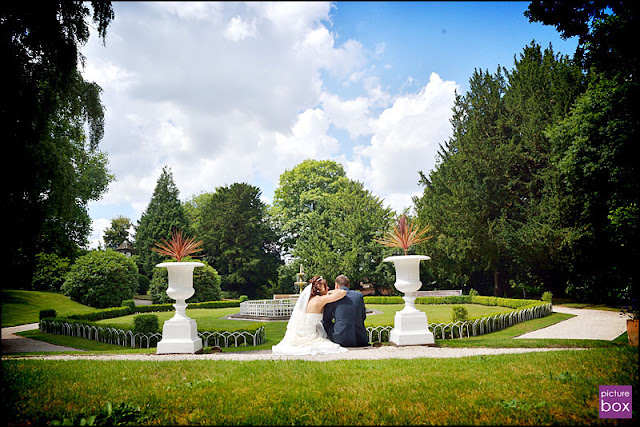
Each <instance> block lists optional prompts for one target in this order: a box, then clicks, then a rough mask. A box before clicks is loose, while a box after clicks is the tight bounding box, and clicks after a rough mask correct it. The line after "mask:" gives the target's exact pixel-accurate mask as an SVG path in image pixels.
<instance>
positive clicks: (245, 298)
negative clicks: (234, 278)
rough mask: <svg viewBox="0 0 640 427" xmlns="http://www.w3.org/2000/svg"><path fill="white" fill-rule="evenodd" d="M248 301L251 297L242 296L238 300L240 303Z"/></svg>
mask: <svg viewBox="0 0 640 427" xmlns="http://www.w3.org/2000/svg"><path fill="white" fill-rule="evenodd" d="M248 299H249V297H248V296H246V295H240V298H238V300H239V301H240V302H245V301H247V300H248Z"/></svg>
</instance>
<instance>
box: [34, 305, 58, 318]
mask: <svg viewBox="0 0 640 427" xmlns="http://www.w3.org/2000/svg"><path fill="white" fill-rule="evenodd" d="M56 315H57V313H56V311H55V310H54V309H52V308H49V309H45V310H40V315H39V317H38V319H39V320H42V319H44V318H47V317H56Z"/></svg>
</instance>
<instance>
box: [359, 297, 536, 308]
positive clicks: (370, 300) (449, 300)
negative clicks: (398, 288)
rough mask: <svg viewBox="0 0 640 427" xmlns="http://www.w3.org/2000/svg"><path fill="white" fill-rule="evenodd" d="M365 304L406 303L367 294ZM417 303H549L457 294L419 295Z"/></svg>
mask: <svg viewBox="0 0 640 427" xmlns="http://www.w3.org/2000/svg"><path fill="white" fill-rule="evenodd" d="M364 303H365V304H404V300H403V299H402V297H398V296H394V297H385V296H375V297H371V296H367V297H364ZM416 304H428V305H435V304H480V305H488V306H499V307H507V308H513V309H518V308H526V307H534V306H536V305H542V304H547V302H545V301H540V300H532V299H513V298H500V297H483V296H479V295H474V296H470V295H456V296H447V297H418V298H416Z"/></svg>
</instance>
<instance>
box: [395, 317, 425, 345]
mask: <svg viewBox="0 0 640 427" xmlns="http://www.w3.org/2000/svg"><path fill="white" fill-rule="evenodd" d="M427 326H428V323H427V315H426V314H424V313H423V312H422V311H419V310H415V311H409V312H405V311H404V310H403V311H400V312H398V313H396V316H395V319H394V328H393V329H392V330H391V332H390V333H389V344H391V345H395V346H404V345H429V346H435V340H434V338H433V333H432V332H431V331H429V329H428V328H427Z"/></svg>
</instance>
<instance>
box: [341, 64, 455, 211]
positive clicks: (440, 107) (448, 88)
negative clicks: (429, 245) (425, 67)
mask: <svg viewBox="0 0 640 427" xmlns="http://www.w3.org/2000/svg"><path fill="white" fill-rule="evenodd" d="M456 88H457V85H456V84H455V82H450V81H443V80H442V79H441V78H440V77H439V76H438V75H437V74H435V73H433V74H431V77H430V80H429V83H428V84H427V85H426V86H425V87H424V88H422V90H421V91H420V92H419V93H416V94H411V93H410V94H406V95H403V96H400V97H398V98H397V99H396V100H395V101H394V102H393V105H391V106H390V107H389V108H386V109H385V110H384V111H383V112H382V113H381V114H380V116H379V117H378V118H377V119H376V120H374V121H372V124H371V128H372V132H373V136H372V137H371V140H370V144H369V145H366V146H359V147H357V148H356V149H354V159H353V161H351V162H349V164H348V165H347V170H348V171H349V173H350V176H353V177H356V179H359V180H361V181H363V182H364V183H365V185H366V186H367V187H368V188H370V189H371V190H372V191H373V192H375V193H376V194H380V195H382V196H384V197H385V199H388V200H387V202H394V205H393V207H394V208H395V209H396V210H401V209H402V207H403V206H402V204H403V203H408V204H407V205H405V206H410V205H411V203H410V200H411V194H415V193H416V191H418V189H419V186H418V180H419V173H418V172H419V171H424V172H428V171H429V170H431V169H432V168H433V167H434V166H435V156H436V153H437V150H438V147H439V144H440V143H442V142H444V141H446V140H447V139H448V138H449V137H450V135H451V125H450V123H449V118H450V116H451V108H452V107H453V103H454V100H455V90H456ZM401 195H406V196H401Z"/></svg>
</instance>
